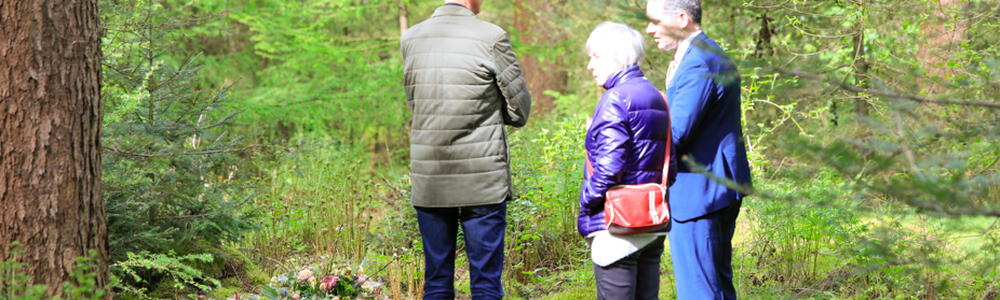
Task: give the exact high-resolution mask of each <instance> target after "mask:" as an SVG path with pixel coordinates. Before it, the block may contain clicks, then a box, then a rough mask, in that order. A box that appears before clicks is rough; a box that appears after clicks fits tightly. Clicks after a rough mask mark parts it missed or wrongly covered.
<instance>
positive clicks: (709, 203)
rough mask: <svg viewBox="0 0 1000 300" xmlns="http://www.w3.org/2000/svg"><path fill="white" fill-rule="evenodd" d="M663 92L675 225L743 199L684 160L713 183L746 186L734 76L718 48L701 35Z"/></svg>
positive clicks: (733, 68)
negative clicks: (673, 158) (672, 156)
mask: <svg viewBox="0 0 1000 300" xmlns="http://www.w3.org/2000/svg"><path fill="white" fill-rule="evenodd" d="M675 73H676V75H675V76H674V78H673V80H671V82H670V86H668V87H667V90H666V95H667V99H668V102H669V104H670V121H671V129H672V130H673V142H674V147H675V148H676V151H677V152H676V153H677V154H676V155H677V158H678V159H677V163H678V170H677V179H676V181H675V182H674V185H673V186H671V187H670V211H671V215H672V216H673V218H674V219H675V220H676V221H678V222H684V221H688V220H691V219H695V218H698V217H701V216H704V215H706V214H709V213H712V212H714V211H717V210H719V209H721V208H724V207H726V206H729V205H730V204H732V203H733V202H735V201H741V199H742V197H743V195H741V194H740V193H738V192H736V191H735V190H732V189H729V188H727V187H726V186H725V185H724V184H722V183H720V182H717V181H716V180H713V179H710V178H709V177H708V176H705V175H703V174H700V173H696V172H694V171H693V170H695V169H694V168H692V166H691V165H690V164H689V163H688V160H693V161H694V162H695V163H696V164H697V165H700V166H703V167H704V168H705V169H706V170H707V171H708V172H711V173H712V174H715V176H717V177H719V178H727V179H729V180H733V181H735V182H736V183H738V184H741V185H745V186H747V187H749V186H750V184H751V182H750V165H749V163H747V151H746V147H745V146H744V145H743V128H742V125H741V123H742V122H741V116H740V76H739V72H738V70H737V69H736V66H735V65H734V64H733V62H732V61H731V60H730V59H729V58H728V57H727V56H726V55H725V52H723V50H722V48H720V47H719V45H718V44H716V43H715V41H712V40H711V39H709V38H708V37H707V36H705V34H704V33H702V34H699V35H698V36H696V37H695V38H694V40H693V41H692V42H691V46H690V47H688V48H687V53H685V54H684V57H683V58H682V60H681V61H680V63H679V65H678V66H677V70H676V71H675Z"/></svg>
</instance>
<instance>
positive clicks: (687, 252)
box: [668, 201, 742, 300]
mask: <svg viewBox="0 0 1000 300" xmlns="http://www.w3.org/2000/svg"><path fill="white" fill-rule="evenodd" d="M741 205H742V203H741V202H740V201H736V202H733V204H730V205H729V206H727V207H725V208H722V209H720V210H718V211H716V212H713V213H710V214H708V215H705V216H703V217H700V218H696V219H693V220H690V221H687V222H683V223H682V222H677V221H676V220H673V221H671V222H672V223H671V225H672V226H673V228H672V229H671V230H670V234H669V235H668V238H669V239H670V260H671V261H673V264H674V281H675V283H676V284H677V299H678V300H688V299H698V300H701V299H727V300H728V299H732V300H735V299H736V289H735V287H734V286H733V243H732V241H733V232H734V231H735V230H736V217H738V216H739V214H740V206H741Z"/></svg>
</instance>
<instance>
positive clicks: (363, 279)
mask: <svg viewBox="0 0 1000 300" xmlns="http://www.w3.org/2000/svg"><path fill="white" fill-rule="evenodd" d="M365 280H368V276H365V275H364V274H358V283H365Z"/></svg>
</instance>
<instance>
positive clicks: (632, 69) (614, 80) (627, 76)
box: [604, 65, 646, 90]
mask: <svg viewBox="0 0 1000 300" xmlns="http://www.w3.org/2000/svg"><path fill="white" fill-rule="evenodd" d="M645 77H646V75H645V74H642V70H640V69H639V65H632V66H628V67H625V68H623V69H619V70H618V71H615V72H614V73H611V75H609V76H608V80H607V81H605V82H604V88H605V89H609V90H610V89H611V88H613V87H615V86H618V85H621V84H622V83H624V82H626V81H629V80H632V79H635V78H645Z"/></svg>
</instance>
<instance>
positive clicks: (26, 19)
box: [0, 0, 110, 298]
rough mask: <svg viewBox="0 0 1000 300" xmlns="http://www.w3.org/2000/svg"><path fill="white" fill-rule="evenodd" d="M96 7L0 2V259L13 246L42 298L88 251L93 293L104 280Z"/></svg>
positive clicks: (52, 1) (51, 1)
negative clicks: (93, 262) (93, 260)
mask: <svg viewBox="0 0 1000 300" xmlns="http://www.w3.org/2000/svg"><path fill="white" fill-rule="evenodd" d="M97 3H98V1H97V0H0V259H7V258H10V256H11V251H10V250H11V249H10V244H11V243H12V242H15V241H16V242H19V243H20V244H22V245H23V247H21V248H20V250H23V251H24V253H23V254H22V255H20V256H18V257H17V260H18V261H19V262H21V263H25V264H27V265H28V268H27V272H28V273H29V274H30V275H32V276H33V277H34V278H33V282H32V283H33V284H45V285H47V286H48V292H49V294H50V295H58V294H61V293H62V284H63V282H73V280H72V278H71V277H70V276H69V275H70V272H71V271H72V269H73V266H74V265H75V263H76V258H77V257H80V256H86V255H88V252H89V251H91V250H94V251H96V253H97V274H96V275H97V277H96V280H97V287H96V288H103V287H104V286H105V285H106V284H107V283H108V279H109V278H108V265H107V257H108V240H107V226H106V225H105V219H104V201H103V199H102V191H101V145H100V136H101V98H100V79H101V29H100V26H99V25H100V24H99V23H100V19H99V14H98V5H97ZM106 297H108V296H106ZM108 298H110V297H108Z"/></svg>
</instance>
